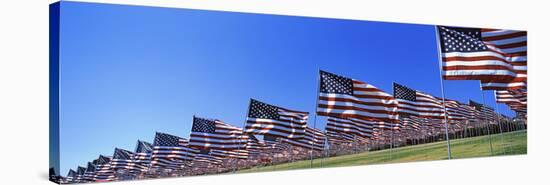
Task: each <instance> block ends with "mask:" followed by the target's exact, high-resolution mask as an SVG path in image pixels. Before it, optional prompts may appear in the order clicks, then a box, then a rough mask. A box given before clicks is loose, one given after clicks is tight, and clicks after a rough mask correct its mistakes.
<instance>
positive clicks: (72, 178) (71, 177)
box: [66, 169, 76, 183]
mask: <svg viewBox="0 0 550 185" xmlns="http://www.w3.org/2000/svg"><path fill="white" fill-rule="evenodd" d="M66 179H67V182H70V183H72V182H74V181H75V180H76V171H74V170H73V169H70V170H69V173H67V178H66Z"/></svg>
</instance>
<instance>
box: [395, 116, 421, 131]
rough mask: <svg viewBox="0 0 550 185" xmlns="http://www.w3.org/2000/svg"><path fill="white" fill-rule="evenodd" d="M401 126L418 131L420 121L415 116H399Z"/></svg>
mask: <svg viewBox="0 0 550 185" xmlns="http://www.w3.org/2000/svg"><path fill="white" fill-rule="evenodd" d="M399 120H400V121H401V125H402V126H403V127H404V128H406V129H409V130H415V131H419V130H421V129H422V121H421V120H420V119H418V118H417V117H416V116H400V117H399Z"/></svg>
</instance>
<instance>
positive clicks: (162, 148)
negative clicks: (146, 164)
mask: <svg viewBox="0 0 550 185" xmlns="http://www.w3.org/2000/svg"><path fill="white" fill-rule="evenodd" d="M197 153H199V150H196V149H192V148H190V147H189V141H187V140H186V139H184V138H181V137H178V136H174V135H170V134H165V133H161V132H157V133H156V135H155V141H154V142H153V153H152V155H151V165H152V167H153V168H160V169H171V170H178V169H182V168H184V167H185V166H187V165H189V162H190V161H192V160H193V159H194V158H195V155H196V154H197Z"/></svg>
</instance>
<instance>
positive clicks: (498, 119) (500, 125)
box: [494, 90, 507, 154]
mask: <svg viewBox="0 0 550 185" xmlns="http://www.w3.org/2000/svg"><path fill="white" fill-rule="evenodd" d="M496 93H497V91H496V90H495V96H494V97H495V111H496V113H497V123H498V128H499V130H500V143H501V145H504V135H503V134H502V123H501V122H500V112H499V111H498V102H497V96H496ZM506 148H507V147H506ZM506 148H504V154H506V153H507V149H506Z"/></svg>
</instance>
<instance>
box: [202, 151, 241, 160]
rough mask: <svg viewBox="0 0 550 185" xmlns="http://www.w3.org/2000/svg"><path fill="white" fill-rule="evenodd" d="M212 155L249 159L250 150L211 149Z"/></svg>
mask: <svg viewBox="0 0 550 185" xmlns="http://www.w3.org/2000/svg"><path fill="white" fill-rule="evenodd" d="M210 155H212V156H216V157H221V158H236V159H247V158H248V151H247V150H245V149H240V150H216V149H212V150H210Z"/></svg>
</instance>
